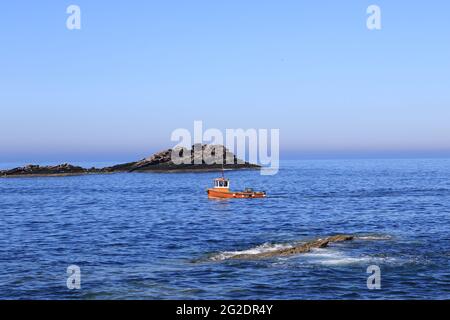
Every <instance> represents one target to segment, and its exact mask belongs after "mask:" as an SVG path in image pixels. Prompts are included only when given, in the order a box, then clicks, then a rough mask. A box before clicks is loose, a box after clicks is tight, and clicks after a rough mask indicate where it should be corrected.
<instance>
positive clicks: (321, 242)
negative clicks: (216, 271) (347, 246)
mask: <svg viewBox="0 0 450 320" xmlns="http://www.w3.org/2000/svg"><path fill="white" fill-rule="evenodd" d="M353 239H354V236H352V235H344V234H340V235H336V236H331V237H327V238H324V239H317V240H314V241H310V242H307V243H303V244H300V245H297V246H294V247H292V248H287V249H279V250H274V251H268V252H262V253H257V254H238V255H235V256H233V257H231V259H264V258H272V257H285V256H291V255H296V254H300V253H307V252H310V251H311V249H314V248H325V247H327V246H328V245H329V244H330V243H333V242H342V241H350V240H353Z"/></svg>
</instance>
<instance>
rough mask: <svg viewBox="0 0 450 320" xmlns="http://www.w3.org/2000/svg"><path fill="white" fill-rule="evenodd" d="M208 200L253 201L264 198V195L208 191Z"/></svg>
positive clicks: (261, 193)
mask: <svg viewBox="0 0 450 320" xmlns="http://www.w3.org/2000/svg"><path fill="white" fill-rule="evenodd" d="M207 192H208V198H209V199H253V198H265V197H266V193H265V192H260V191H252V192H245V191H234V192H233V191H229V190H227V191H225V190H216V189H208V190H207Z"/></svg>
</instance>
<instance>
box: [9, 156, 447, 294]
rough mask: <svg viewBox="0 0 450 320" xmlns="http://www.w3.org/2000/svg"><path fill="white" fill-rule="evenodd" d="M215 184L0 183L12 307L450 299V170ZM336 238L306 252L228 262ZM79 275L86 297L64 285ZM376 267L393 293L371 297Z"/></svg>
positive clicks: (400, 163)
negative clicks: (223, 193) (226, 194)
mask: <svg viewBox="0 0 450 320" xmlns="http://www.w3.org/2000/svg"><path fill="white" fill-rule="evenodd" d="M226 175H227V176H228V177H229V178H230V179H231V183H232V185H231V186H232V188H234V189H243V188H245V187H252V188H254V189H261V190H266V191H267V193H268V198H266V199H249V200H225V201H217V200H208V199H207V196H206V192H205V189H206V188H207V187H209V186H211V184H212V179H213V178H214V177H216V176H217V173H177V174H164V173H133V174H112V175H89V176H72V177H59V178H48V177H47V178H20V179H18V178H8V179H0V298H1V299H213V298H218V299H450V160H447V159H435V160H321V161H312V160H311V161H285V162H282V166H281V169H280V172H279V173H278V174H277V175H275V176H261V175H259V172H258V171H235V172H231V171H230V172H227V173H226ZM337 233H347V234H356V235H357V236H358V237H357V239H356V240H355V241H351V242H345V243H336V244H333V245H331V246H330V247H328V248H324V249H317V250H314V251H312V252H310V253H307V254H302V255H297V256H292V257H283V258H279V257H278V258H271V259H264V260H257V259H255V260H245V261H242V260H234V259H230V257H232V256H233V255H236V254H239V253H242V252H244V253H250V254H251V253H258V252H264V251H267V250H273V249H274V248H282V247H288V246H290V245H293V244H295V243H298V242H302V241H307V240H311V239H316V238H318V237H324V236H327V235H333V234H337ZM69 265H77V266H79V267H80V269H81V289H79V290H69V289H68V288H67V286H66V280H67V276H68V275H67V273H66V269H67V267H68V266H69ZM370 265H378V266H379V267H380V270H381V289H379V290H369V289H368V288H367V277H368V276H370V274H368V273H367V272H366V271H367V267H368V266H370Z"/></svg>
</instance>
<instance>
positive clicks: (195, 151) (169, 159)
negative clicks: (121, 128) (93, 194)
mask: <svg viewBox="0 0 450 320" xmlns="http://www.w3.org/2000/svg"><path fill="white" fill-rule="evenodd" d="M173 155H175V156H176V159H173ZM221 157H222V161H223V163H224V164H223V168H225V169H258V168H260V166H258V165H255V164H250V163H248V162H245V161H243V160H240V159H238V158H237V157H236V156H235V155H234V154H233V153H232V152H230V151H229V150H227V149H226V148H225V147H223V146H222V145H193V146H192V149H186V148H177V149H167V150H164V151H161V152H157V153H155V154H153V155H152V156H150V157H147V158H145V159H142V160H140V161H136V162H129V163H123V164H118V165H115V166H111V167H105V168H100V169H98V168H90V169H85V168H82V167H77V166H73V165H70V164H67V163H65V164H61V165H57V166H39V165H27V166H25V167H18V168H14V169H10V170H3V171H0V177H15V176H63V175H78V174H100V173H115V172H146V171H158V172H180V171H216V170H221V169H222V164H220V163H214V162H215V161H216V160H219V159H220V158H221Z"/></svg>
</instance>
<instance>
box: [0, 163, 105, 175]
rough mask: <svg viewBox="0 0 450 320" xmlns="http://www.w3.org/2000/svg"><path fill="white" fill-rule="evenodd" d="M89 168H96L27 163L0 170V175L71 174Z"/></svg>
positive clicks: (88, 170) (85, 171)
mask: <svg viewBox="0 0 450 320" xmlns="http://www.w3.org/2000/svg"><path fill="white" fill-rule="evenodd" d="M91 170H95V171H97V169H85V168H82V167H77V166H73V165H70V164H68V163H64V164H60V165H56V166H39V165H32V164H30V165H27V166H25V167H18V168H14V169H10V170H3V171H0V176H23V175H35V176H46V175H71V174H86V173H89V172H90V171H91Z"/></svg>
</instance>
